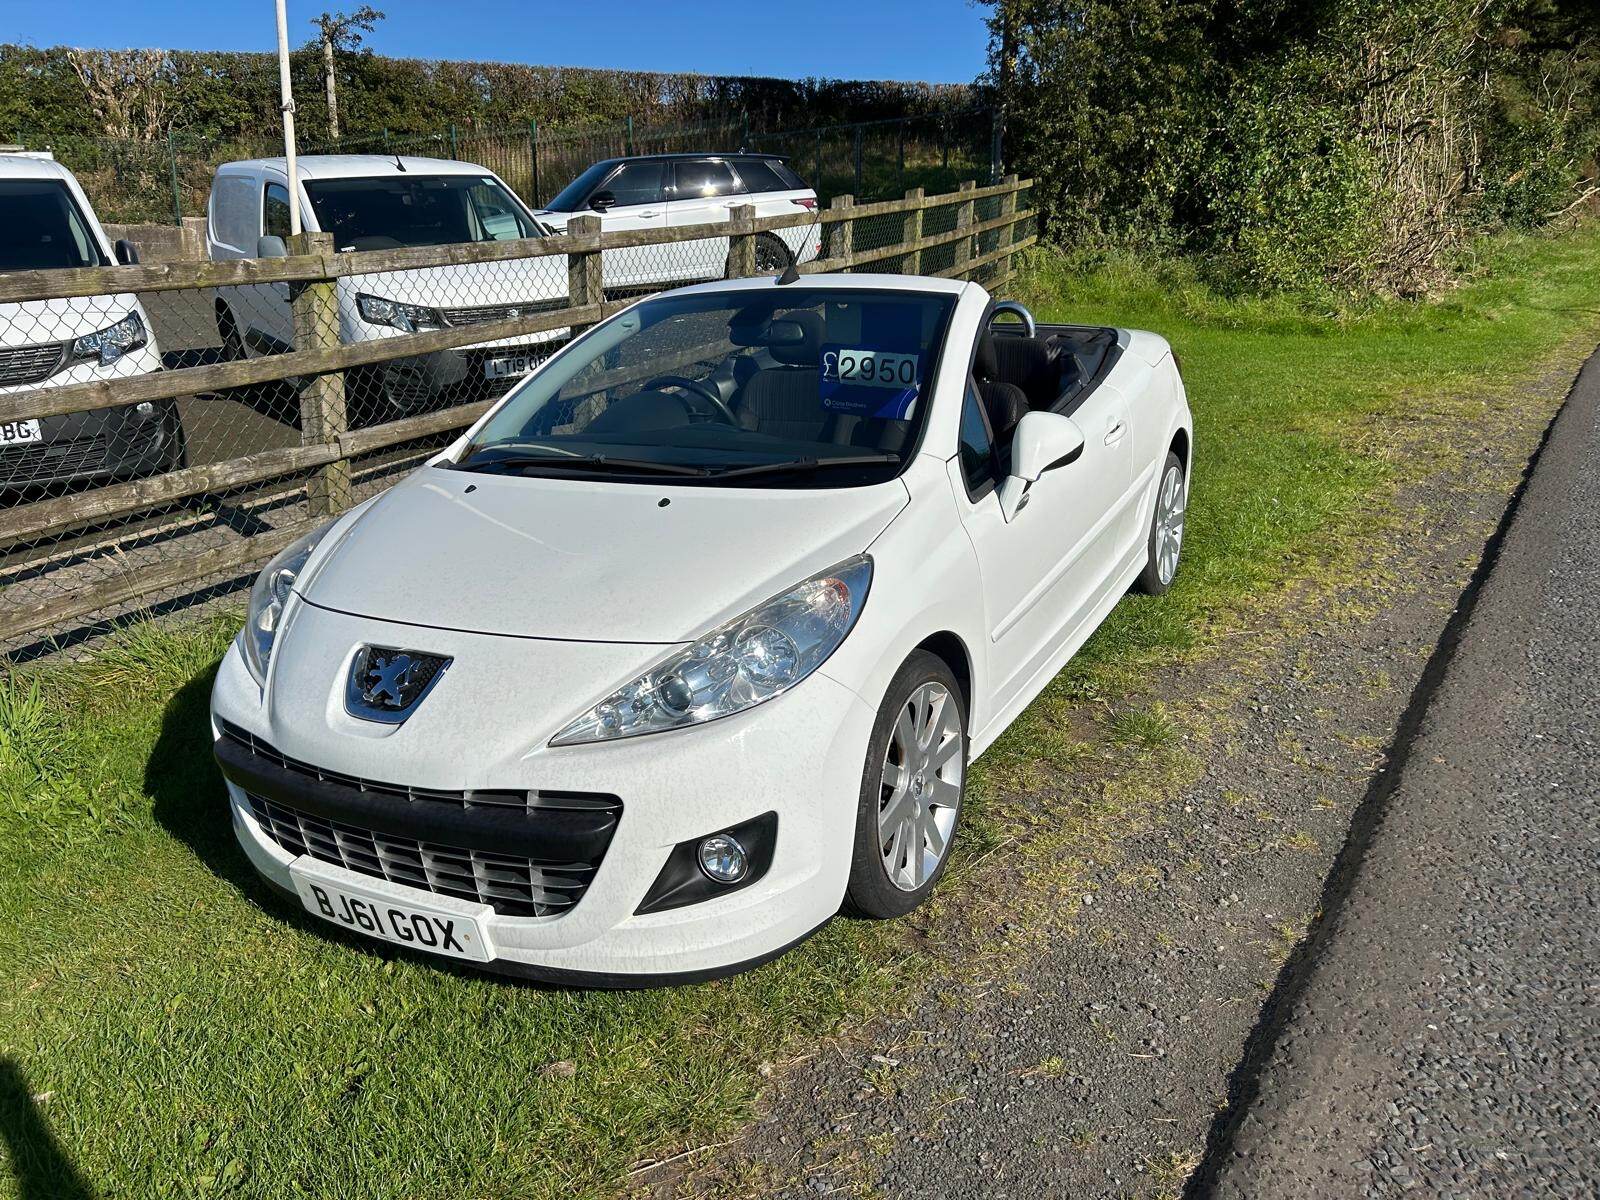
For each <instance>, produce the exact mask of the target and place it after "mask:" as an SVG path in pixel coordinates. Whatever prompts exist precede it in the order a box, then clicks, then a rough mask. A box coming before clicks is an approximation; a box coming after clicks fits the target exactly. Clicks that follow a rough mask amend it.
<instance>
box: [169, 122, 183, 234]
mask: <svg viewBox="0 0 1600 1200" xmlns="http://www.w3.org/2000/svg"><path fill="white" fill-rule="evenodd" d="M167 163H168V165H169V166H170V167H171V168H172V223H173V224H174V225H176V226H177V227H178V228H179V229H182V228H183V194H182V193H181V192H179V191H178V150H177V147H176V146H174V145H173V142H172V127H171V126H170V125H169V126H168V127H167Z"/></svg>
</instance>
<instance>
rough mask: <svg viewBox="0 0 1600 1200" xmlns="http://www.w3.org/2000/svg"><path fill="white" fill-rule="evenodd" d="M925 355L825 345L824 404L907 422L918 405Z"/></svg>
mask: <svg viewBox="0 0 1600 1200" xmlns="http://www.w3.org/2000/svg"><path fill="white" fill-rule="evenodd" d="M921 366H922V358H921V356H920V355H917V354H899V353H896V352H895V351H892V350H866V349H860V348H856V347H850V346H824V347H823V348H822V374H821V376H820V379H819V384H820V391H821V393H822V407H823V408H826V409H828V410H829V411H830V412H839V413H852V414H854V415H856V416H862V417H877V418H881V419H884V420H889V421H904V420H908V419H909V418H910V416H911V413H912V410H913V409H914V408H915V407H916V404H917V377H918V374H919V372H920V370H921Z"/></svg>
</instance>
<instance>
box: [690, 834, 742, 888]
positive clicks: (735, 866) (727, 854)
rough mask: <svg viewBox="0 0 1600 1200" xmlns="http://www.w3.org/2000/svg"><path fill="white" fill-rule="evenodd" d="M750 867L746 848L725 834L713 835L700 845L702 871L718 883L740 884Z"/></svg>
mask: <svg viewBox="0 0 1600 1200" xmlns="http://www.w3.org/2000/svg"><path fill="white" fill-rule="evenodd" d="M749 866H750V864H749V861H748V860H747V859H746V858H745V853H744V847H743V846H741V845H739V843H738V842H736V841H734V840H733V839H732V838H731V837H729V836H728V835H727V834H725V833H716V834H712V835H711V836H710V837H708V838H706V839H705V841H703V842H701V843H700V869H701V870H702V871H704V872H705V873H706V875H708V876H709V877H710V878H712V879H715V880H716V881H717V882H718V883H738V882H739V880H741V879H743V878H744V873H745V871H747V870H749Z"/></svg>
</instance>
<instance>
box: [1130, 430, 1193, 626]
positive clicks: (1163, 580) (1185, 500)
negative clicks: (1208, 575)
mask: <svg viewBox="0 0 1600 1200" xmlns="http://www.w3.org/2000/svg"><path fill="white" fill-rule="evenodd" d="M1188 504H1189V489H1188V488H1187V487H1186V486H1185V481H1184V472H1183V460H1182V459H1180V458H1179V457H1178V456H1177V455H1176V454H1174V453H1172V452H1171V451H1168V452H1167V461H1166V463H1165V464H1164V465H1163V466H1162V468H1161V483H1160V485H1159V486H1158V487H1157V488H1156V502H1155V508H1154V511H1152V512H1151V514H1150V533H1149V546H1148V549H1149V556H1148V557H1147V558H1146V560H1145V564H1144V570H1143V571H1140V572H1139V577H1138V578H1137V579H1135V580H1134V581H1133V586H1134V588H1135V590H1137V591H1141V592H1143V593H1145V595H1147V596H1160V595H1164V594H1165V593H1166V591H1167V589H1168V588H1170V587H1171V586H1172V581H1173V580H1174V579H1175V578H1177V574H1178V557H1179V555H1180V554H1181V553H1182V552H1183V518H1184V512H1185V510H1186V509H1187V508H1188Z"/></svg>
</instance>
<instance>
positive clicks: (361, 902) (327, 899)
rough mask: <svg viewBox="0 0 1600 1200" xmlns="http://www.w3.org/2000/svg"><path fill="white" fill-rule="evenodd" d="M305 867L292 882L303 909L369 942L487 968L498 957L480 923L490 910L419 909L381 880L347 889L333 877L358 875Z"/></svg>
mask: <svg viewBox="0 0 1600 1200" xmlns="http://www.w3.org/2000/svg"><path fill="white" fill-rule="evenodd" d="M305 862H306V860H305V859H300V860H297V861H295V862H294V863H291V864H290V866H289V877H290V878H291V879H293V880H294V888H295V891H296V892H298V893H299V895H300V903H301V904H303V905H304V906H305V910H306V911H307V912H308V913H310V914H311V915H312V916H314V917H321V918H322V919H323V920H324V921H329V922H331V923H333V924H335V925H342V926H344V927H345V928H346V929H351V930H354V931H355V932H356V933H364V934H366V935H367V936H368V937H375V938H382V939H383V940H384V941H386V942H393V943H395V944H396V945H398V946H410V947H411V948H412V949H413V950H427V951H429V952H430V953H433V954H442V955H444V956H446V957H447V958H465V959H470V960H472V961H473V962H488V961H489V960H490V959H492V958H493V957H494V947H493V946H491V945H490V944H489V941H488V939H487V938H485V936H484V930H483V925H482V923H481V922H480V921H479V919H478V915H479V914H487V913H488V912H490V911H491V910H490V909H489V908H488V906H487V905H476V904H468V903H467V902H465V901H461V902H459V904H460V907H459V908H450V907H446V905H445V904H440V905H437V906H435V905H428V904H415V903H412V902H411V901H409V900H401V899H398V898H396V897H394V896H391V895H388V894H386V889H387V888H389V887H392V886H393V885H391V884H385V883H383V882H381V881H379V880H372V881H371V882H370V886H369V885H368V883H367V881H362V882H361V883H360V884H351V883H346V882H344V880H343V879H342V878H339V879H338V881H336V880H335V878H334V876H335V872H337V874H338V876H340V877H343V876H352V875H354V872H350V871H344V870H342V869H340V868H334V867H326V866H324V865H322V864H320V863H315V860H312V862H313V863H315V865H313V866H306V865H303V864H305ZM356 878H360V877H359V876H356ZM448 903H449V902H448V901H447V902H446V904H448ZM465 910H474V911H465Z"/></svg>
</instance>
